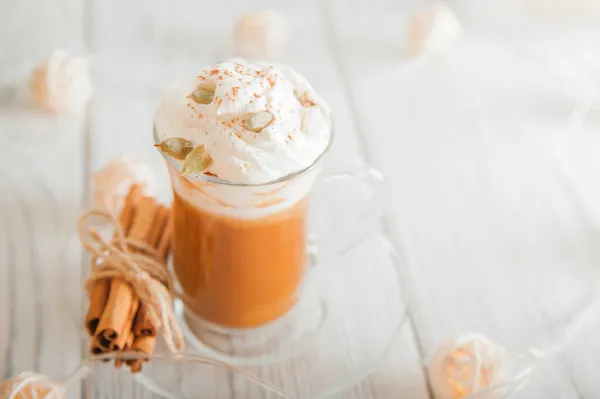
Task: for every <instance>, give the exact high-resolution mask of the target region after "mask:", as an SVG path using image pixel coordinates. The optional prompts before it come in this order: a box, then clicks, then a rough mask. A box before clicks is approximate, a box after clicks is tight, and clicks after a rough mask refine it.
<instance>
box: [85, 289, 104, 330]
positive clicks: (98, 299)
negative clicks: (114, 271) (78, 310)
mask: <svg viewBox="0 0 600 399" xmlns="http://www.w3.org/2000/svg"><path fill="white" fill-rule="evenodd" d="M109 289H110V280H109V279H103V280H98V281H96V282H95V283H94V287H93V288H92V293H91V294H90V305H89V309H88V312H87V315H86V316H85V327H86V329H87V331H88V333H89V334H90V336H93V335H94V334H96V329H97V328H98V324H99V323H100V317H102V313H103V312H104V307H105V306H106V302H107V301H108V291H109Z"/></svg>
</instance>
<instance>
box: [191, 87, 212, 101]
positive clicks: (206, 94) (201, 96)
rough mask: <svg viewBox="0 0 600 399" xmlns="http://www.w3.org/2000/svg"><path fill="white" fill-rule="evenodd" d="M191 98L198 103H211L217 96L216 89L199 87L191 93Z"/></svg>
mask: <svg viewBox="0 0 600 399" xmlns="http://www.w3.org/2000/svg"><path fill="white" fill-rule="evenodd" d="M189 98H191V99H192V100H194V101H195V102H197V103H198V104H210V103H211V102H212V100H213V99H214V98H215V91H214V89H206V88H202V87H198V88H197V89H196V90H194V91H193V92H192V94H190V96H189Z"/></svg>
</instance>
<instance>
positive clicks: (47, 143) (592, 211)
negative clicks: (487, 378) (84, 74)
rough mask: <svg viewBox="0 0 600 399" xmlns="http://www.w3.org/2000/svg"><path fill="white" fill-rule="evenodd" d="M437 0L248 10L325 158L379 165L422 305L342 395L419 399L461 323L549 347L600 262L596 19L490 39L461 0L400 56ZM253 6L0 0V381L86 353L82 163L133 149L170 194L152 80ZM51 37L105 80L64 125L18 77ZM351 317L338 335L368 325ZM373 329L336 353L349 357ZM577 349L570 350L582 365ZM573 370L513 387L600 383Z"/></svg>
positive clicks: (392, 230) (207, 373) (334, 1)
mask: <svg viewBox="0 0 600 399" xmlns="http://www.w3.org/2000/svg"><path fill="white" fill-rule="evenodd" d="M429 3H430V2H428V1H423V2H421V1H410V2H401V3H400V2H386V1H380V0H376V1H374V2H362V1H352V2H346V1H341V0H328V1H318V0H312V1H305V2H294V3H289V4H285V5H282V4H279V3H274V2H268V1H257V2H255V3H253V4H252V8H264V7H271V6H273V7H277V8H282V9H283V11H284V12H285V13H286V14H287V15H288V17H289V22H290V29H291V34H290V40H289V46H288V47H287V48H286V49H285V50H284V52H283V53H282V54H281V55H280V56H279V57H278V58H277V59H276V61H281V62H284V63H288V64H290V65H293V66H294V67H295V68H297V69H298V70H299V71H300V72H302V73H303V74H304V75H306V76H307V78H308V79H309V80H310V81H311V82H313V84H314V86H315V87H316V88H317V90H318V91H319V92H320V93H321V94H322V95H323V97H324V98H325V99H326V100H327V101H328V102H329V103H330V105H331V106H332V109H333V110H334V115H335V116H334V119H335V120H334V122H335V128H336V143H335V145H334V147H333V148H332V151H331V154H330V156H329V158H328V161H327V162H328V167H330V168H332V169H333V168H337V167H339V166H341V165H346V164H348V163H351V162H352V161H356V160H366V161H368V162H370V163H372V164H374V166H376V167H378V168H380V169H382V170H383V171H384V172H385V173H386V174H387V176H388V179H389V187H388V188H389V193H390V197H391V201H390V202H391V205H392V206H391V210H390V212H389V213H388V214H387V217H386V221H385V228H384V230H385V233H386V234H388V235H389V236H391V238H392V241H393V243H394V244H395V246H396V248H397V249H398V250H399V251H400V252H401V253H402V254H403V256H404V259H405V260H406V265H407V266H406V270H404V272H405V274H406V277H407V283H408V285H409V286H410V288H411V291H412V294H413V301H412V303H411V309H410V314H411V320H410V322H409V323H408V324H407V325H406V326H405V328H404V329H403V330H402V334H401V337H400V339H399V341H398V342H397V343H396V345H395V346H394V347H393V349H392V351H391V355H390V356H389V357H388V358H387V360H386V361H385V362H384V363H383V364H381V365H380V366H379V367H378V369H377V371H376V372H375V373H374V375H373V376H372V377H371V378H369V379H368V380H366V381H364V382H363V383H361V384H360V385H358V386H356V387H354V388H352V389H350V390H348V391H347V392H345V393H344V394H343V395H342V397H345V398H348V399H359V398H360V399H370V398H373V399H375V398H386V399H387V398H391V397H405V398H410V399H421V398H428V397H429V392H428V389H427V383H426V381H425V378H424V375H423V371H422V368H421V361H422V360H426V359H427V358H428V357H429V356H431V354H432V353H433V351H434V349H435V347H436V346H437V344H438V343H439V342H440V341H441V340H443V339H445V338H447V337H452V336H456V335H458V334H461V333H464V332H468V331H478V332H483V333H485V334H487V335H488V336H490V337H491V338H492V339H494V340H496V341H498V342H499V343H501V344H503V345H505V346H506V347H507V349H508V350H509V351H510V352H511V353H520V352H523V351H526V350H528V349H529V348H531V347H536V348H540V349H544V348H545V347H548V346H549V345H550V344H552V343H554V342H556V340H557V338H558V337H559V336H560V333H561V332H562V329H561V327H562V326H563V325H564V320H566V319H568V316H569V314H570V313H571V311H572V310H573V309H575V308H577V307H578V306H579V305H580V304H581V303H583V302H585V301H586V300H587V299H588V298H589V294H590V293H591V292H592V289H593V288H594V287H595V282H596V279H597V275H598V270H597V263H598V261H600V253H599V252H598V249H597V245H595V243H596V242H597V240H598V239H599V238H600V237H598V234H599V233H598V228H597V227H598V225H600V222H599V221H600V207H599V206H598V205H597V202H598V201H597V199H598V197H599V194H600V192H599V191H600V189H599V188H598V187H599V186H598V185H597V184H596V182H597V181H598V180H599V177H600V167H599V165H600V164H599V163H598V162H597V160H596V158H597V154H598V153H599V150H600V148H598V146H599V145H600V142H599V141H598V139H597V134H596V133H597V130H598V123H597V119H594V115H596V114H592V117H591V118H588V119H586V120H585V123H584V125H583V126H582V127H580V128H578V129H576V130H574V129H571V130H569V129H568V125H567V120H568V118H569V115H570V112H571V110H572V109H573V106H574V104H575V103H576V102H577V100H578V99H581V98H583V97H585V96H588V95H590V93H592V94H595V91H594V89H591V90H590V89H589V88H590V87H597V85H594V83H597V82H598V78H600V76H599V74H598V71H599V70H600V69H598V67H599V66H600V61H599V58H598V57H596V56H594V55H593V54H591V53H590V51H589V49H590V43H593V42H594V40H596V42H597V39H598V38H599V37H600V35H598V32H596V31H595V30H594V29H588V30H584V31H583V32H581V31H579V32H576V31H572V32H569V33H568V34H561V35H555V36H551V37H546V39H545V40H540V39H539V38H538V39H535V38H533V39H531V40H525V39H524V40H520V41H519V42H515V41H514V40H513V41H512V42H508V41H506V42H502V41H499V40H492V39H491V37H492V35H491V34H490V32H491V31H493V29H492V28H490V29H484V28H488V27H487V26H485V23H483V22H482V20H481V19H478V17H477V15H476V13H477V12H479V11H481V10H480V9H479V8H477V7H475V8H471V7H469V6H468V4H467V3H468V2H461V3H460V4H458V5H457V6H458V10H459V12H460V13H461V14H460V16H461V18H463V20H464V21H466V23H467V25H468V26H467V27H468V28H469V27H471V28H473V33H472V34H470V35H468V36H467V37H466V38H465V40H464V41H463V42H461V43H460V44H458V45H456V46H455V47H453V48H452V49H451V51H448V52H446V53H443V54H439V55H438V56H436V57H434V58H432V59H430V60H429V61H428V62H425V63H423V64H420V65H419V66H418V67H412V68H409V67H407V64H406V59H404V58H403V55H402V54H403V53H402V50H403V43H402V42H403V34H404V28H405V21H406V18H407V16H408V15H409V13H410V12H412V11H414V10H415V9H417V8H418V7H420V6H422V5H425V4H429ZM374 5H377V7H375V6H374ZM250 7H251V6H250V5H248V4H246V3H245V2H242V1H239V2H234V4H231V3H230V2H227V3H225V2H222V3H219V2H212V3H210V5H207V3H204V2H196V1H189V0H177V1H172V2H158V1H154V2H142V3H140V2H136V1H133V0H127V1H116V0H105V1H102V2H89V3H87V4H86V3H84V2H76V1H72V0H61V1H59V2H51V3H48V4H45V3H44V4H42V2H39V1H34V0H26V1H19V2H16V1H12V2H3V3H2V4H0V45H1V46H0V48H2V49H3V51H2V52H0V379H3V378H4V377H8V376H10V375H14V374H16V373H18V372H20V371H23V370H29V369H36V370H39V371H42V372H44V373H48V374H50V375H51V376H55V377H63V376H65V375H66V374H68V372H70V371H72V370H73V369H74V368H75V365H76V364H77V363H78V361H79V359H80V356H81V353H80V350H79V349H80V348H79V339H80V333H81V325H80V321H81V315H83V309H82V308H83V294H82V290H81V281H82V278H83V277H84V275H85V269H84V268H85V266H84V265H82V262H81V259H82V254H81V252H80V250H79V245H78V243H77V239H76V237H75V221H76V218H77V215H78V214H79V212H80V211H81V210H82V204H83V202H84V200H85V198H86V197H87V189H88V186H89V179H90V175H88V174H87V173H88V172H87V171H89V170H91V171H95V170H98V169H99V168H101V167H102V166H103V165H104V164H105V163H106V162H107V161H109V160H110V159H111V158H113V157H117V156H120V155H124V154H135V155H136V156H138V158H139V159H140V160H141V161H143V162H146V163H148V164H149V165H150V166H151V168H152V169H153V171H154V172H155V174H156V176H157V180H158V182H159V185H158V193H159V195H160V197H161V198H162V199H164V200H168V199H169V198H170V193H169V189H168V180H167V176H166V173H165V171H164V167H163V165H162V164H161V162H160V158H159V156H158V155H157V153H156V151H155V149H154V148H152V146H151V144H152V139H151V130H152V115H153V112H154V109H155V107H156V105H157V102H158V100H159V97H160V93H161V92H162V90H164V88H165V87H166V86H167V85H168V84H170V83H172V82H175V81H177V80H178V79H181V78H185V77H186V76H193V75H194V73H195V72H196V71H197V69H198V68H200V67H202V66H205V65H208V64H211V63H214V62H216V61H219V60H222V59H224V58H227V57H229V56H231V55H232V48H233V41H232V27H233V25H234V23H235V20H236V18H237V17H238V16H239V15H241V14H242V13H243V12H244V11H246V10H249V9H250ZM33 9H35V10H36V12H35V13H31V12H30V10H33ZM477 10H479V11H477ZM488 17H489V15H488ZM469 24H470V25H469ZM477 29H479V31H478V30H477ZM477 32H480V33H482V32H483V33H485V34H481V35H479V36H477V35H476V33H477ZM534 39H535V40H534ZM57 47H64V48H67V49H68V50H70V51H73V52H75V53H85V52H90V53H92V54H93V57H94V62H95V70H94V75H95V82H96V84H97V94H96V96H95V99H94V102H93V105H92V110H91V117H90V120H89V121H87V120H86V119H85V118H59V119H56V118H54V117H51V116H49V115H47V114H44V113H41V112H40V111H39V110H36V109H35V108H33V107H32V104H31V103H30V102H29V100H28V98H27V96H26V93H25V91H24V87H25V79H26V77H27V74H28V73H29V71H30V70H31V68H32V67H33V66H34V65H35V64H36V63H38V62H39V61H40V60H41V59H43V58H44V57H45V56H47V55H48V54H49V52H50V51H52V50H53V49H54V48H57ZM532 49H535V51H534V52H533V53H531V50H532ZM565 59H568V60H570V62H569V63H567V64H565V62H564V60H565ZM88 123H89V132H90V134H91V137H87V132H88ZM88 139H89V140H90V143H91V146H90V148H91V149H93V151H91V152H88V148H87V140H88ZM361 277H362V278H363V279H364V280H365V281H368V279H369V276H368V275H364V276H361ZM334 291H335V290H334ZM332 295H333V296H335V295H336V294H335V292H332ZM340 320H341V321H340V326H339V328H340V329H341V330H343V329H350V328H356V326H352V325H344V321H343V318H341V319H340ZM347 335H348V336H349V334H347ZM366 345H368V343H360V342H359V344H357V345H356V346H353V347H352V350H350V351H348V353H344V354H340V356H344V357H347V358H348V359H352V358H353V357H356V356H359V355H360V354H361V350H363V348H364V347H366ZM586 345H597V343H595V342H594V341H593V340H592V341H590V342H588V341H586ZM594 348H595V346H594ZM577 353H579V356H580V357H579V363H576V364H582V363H584V364H589V363H590V362H589V360H588V359H585V360H586V362H582V361H581V354H580V353H581V349H579V352H577ZM590 356H592V357H593V356H598V355H597V351H590ZM57 359H59V360H58V361H57ZM575 359H576V360H577V359H578V358H577V357H575ZM594 359H595V357H594ZM596 360H597V359H596ZM309 368H310V361H303V362H296V363H294V362H290V364H288V365H286V366H285V367H284V368H282V369H281V370H278V371H276V372H273V375H263V376H262V377H263V378H267V379H269V380H271V381H273V382H275V383H276V384H278V385H281V386H282V387H284V388H285V389H286V391H288V392H291V393H292V394H295V395H297V396H300V397H303V393H304V392H305V390H306V387H307V383H306V381H302V379H301V376H302V375H305V373H306V371H307V370H308V369H309ZM582 373H583V375H582ZM199 375H201V376H202V378H205V379H206V381H207V384H206V389H205V391H203V392H202V394H203V395H206V396H205V397H215V396H219V397H229V396H231V397H236V398H237V397H242V398H244V399H253V398H258V397H262V395H261V394H259V393H257V392H255V391H251V390H250V385H249V383H248V382H247V381H245V380H244V379H243V378H239V377H237V376H231V375H227V374H225V373H217V372H215V371H214V370H213V369H210V368H203V369H201V370H200V371H199ZM582 380H586V381H589V380H590V379H589V378H587V379H586V375H585V371H582V367H579V368H577V369H576V370H575V371H573V369H572V368H570V367H567V366H565V359H564V358H562V357H559V358H555V359H552V360H547V361H544V362H541V363H540V365H539V367H538V372H537V373H536V375H535V376H534V378H533V380H532V383H531V384H530V385H529V386H528V387H527V389H526V390H525V391H524V392H522V393H521V394H520V395H519V397H523V398H527V399H531V398H544V399H546V398H561V399H563V398H565V399H569V398H583V397H585V398H592V399H593V398H595V397H596V396H597V395H598V393H597V392H596V391H597V390H596V389H595V387H594V384H593V382H592V383H591V384H589V383H588V385H587V386H588V387H589V386H590V385H591V386H592V388H591V389H589V388H588V389H587V390H582V389H581V385H582V383H581V381H582ZM574 381H575V383H574ZM578 381H579V383H578ZM93 382H94V386H92V387H90V390H89V391H85V392H84V393H85V394H86V395H85V397H86V398H109V397H111V398H117V397H127V398H136V399H137V398H146V397H148V398H149V397H153V396H154V395H152V394H151V393H150V392H149V391H147V390H144V389H142V388H141V387H140V386H139V385H138V384H137V383H135V382H133V381H132V380H131V378H129V377H128V376H127V374H126V373H122V372H121V373H114V372H111V371H110V369H108V368H100V369H98V370H97V371H96V372H95V374H94V378H93ZM184 388H185V387H184ZM246 389H247V391H246ZM240 391H242V392H244V391H245V393H244V394H242V396H240V395H239V394H238V395H235V396H234V392H240ZM78 393H79V391H77V392H75V394H74V397H78ZM594 395H596V396H594Z"/></svg>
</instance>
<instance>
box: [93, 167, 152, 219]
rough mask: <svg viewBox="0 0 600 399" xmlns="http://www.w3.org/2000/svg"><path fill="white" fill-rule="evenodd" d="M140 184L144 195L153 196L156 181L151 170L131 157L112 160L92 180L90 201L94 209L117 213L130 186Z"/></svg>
mask: <svg viewBox="0 0 600 399" xmlns="http://www.w3.org/2000/svg"><path fill="white" fill-rule="evenodd" d="M136 183H137V184H141V185H142V186H143V188H144V194H146V195H153V194H154V192H155V190H156V179H155V176H154V173H153V171H152V169H151V168H150V167H149V166H148V165H147V164H145V163H142V162H140V161H138V160H137V159H135V158H134V157H131V156H125V157H122V158H117V159H113V160H112V161H110V162H109V163H108V164H107V165H106V166H105V167H104V168H102V169H101V170H100V171H98V172H97V173H96V174H95V175H94V178H93V186H92V196H93V197H92V201H93V206H94V208H95V209H103V210H106V211H109V212H112V213H118V211H119V209H121V207H122V206H123V201H124V199H125V196H126V195H127V193H128V192H129V188H130V187H131V185H132V184H136Z"/></svg>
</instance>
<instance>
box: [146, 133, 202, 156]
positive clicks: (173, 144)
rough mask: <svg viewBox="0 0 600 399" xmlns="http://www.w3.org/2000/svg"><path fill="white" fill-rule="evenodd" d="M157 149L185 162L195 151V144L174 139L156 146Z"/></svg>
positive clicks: (177, 138) (178, 138)
mask: <svg viewBox="0 0 600 399" xmlns="http://www.w3.org/2000/svg"><path fill="white" fill-rule="evenodd" d="M154 146H155V147H156V148H158V149H159V150H160V151H162V152H164V153H165V154H167V155H170V156H172V157H173V158H175V159H179V160H184V159H185V157H186V156H187V155H188V154H189V153H190V152H192V150H193V149H194V143H192V142H191V141H189V140H186V139H182V138H180V137H172V138H168V139H166V140H163V141H161V142H160V143H159V144H154Z"/></svg>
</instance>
